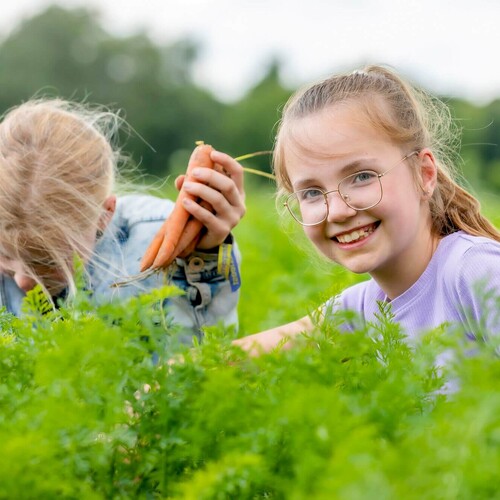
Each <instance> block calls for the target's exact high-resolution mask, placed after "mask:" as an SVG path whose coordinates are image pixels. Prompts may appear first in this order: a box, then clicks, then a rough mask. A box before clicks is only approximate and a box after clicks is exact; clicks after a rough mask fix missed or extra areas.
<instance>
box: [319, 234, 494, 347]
mask: <svg viewBox="0 0 500 500" xmlns="http://www.w3.org/2000/svg"><path fill="white" fill-rule="evenodd" d="M408 265H411V263H408ZM495 300H497V301H500V243H498V242H496V241H494V240H492V239H489V238H485V237H479V236H471V235H469V234H467V233H465V232H463V231H458V232H456V233H453V234H451V235H449V236H446V237H444V238H443V239H442V240H441V241H440V243H439V245H438V248H437V250H436V252H435V253H434V255H433V257H432V259H431V261H430V262H429V265H428V266H427V268H426V269H425V271H424V272H423V273H422V275H421V276H420V278H419V279H418V280H417V281H416V282H415V283H414V284H413V285H412V286H411V287H410V288H409V289H408V290H406V291H405V292H404V293H403V294H401V295H400V296H398V297H396V298H395V299H394V300H392V302H391V310H392V313H393V314H394V321H395V322H398V323H400V325H401V326H402V327H403V330H404V332H405V334H406V335H407V336H408V338H409V339H414V338H416V337H417V336H418V334H419V333H423V332H425V331H428V330H430V329H432V328H436V327H438V326H440V325H441V324H443V323H451V324H456V323H459V324H461V325H462V326H463V327H464V328H465V331H466V332H467V334H468V336H475V335H477V334H478V333H479V334H485V333H490V334H491V333H498V332H500V316H499V313H498V311H497V310H500V308H499V307H497V304H496V303H495ZM377 301H382V302H385V301H387V297H386V295H385V293H384V292H383V291H382V290H381V289H380V287H379V286H378V285H377V283H376V281H375V280H373V279H370V280H368V281H365V282H362V283H358V284H357V285H354V286H352V287H350V288H347V289H346V290H344V291H343V292H342V293H341V294H340V295H339V296H337V297H335V298H332V299H331V300H330V302H329V303H328V305H329V306H332V307H333V310H337V309H343V310H352V311H355V312H356V313H357V314H358V315H359V316H360V318H361V319H362V320H363V321H376V318H375V316H374V314H376V313H378V312H379V309H378V305H377Z"/></svg>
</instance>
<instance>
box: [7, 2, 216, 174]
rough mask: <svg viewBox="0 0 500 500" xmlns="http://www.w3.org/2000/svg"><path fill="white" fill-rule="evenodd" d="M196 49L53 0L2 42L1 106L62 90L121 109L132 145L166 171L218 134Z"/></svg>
mask: <svg viewBox="0 0 500 500" xmlns="http://www.w3.org/2000/svg"><path fill="white" fill-rule="evenodd" d="M197 53H198V47H197V46H196V44H194V43H193V42H191V41H188V40H180V41H178V42H176V43H174V44H172V45H169V46H165V47H159V46H157V45H155V44H154V43H153V42H152V41H151V40H150V39H149V38H148V36H146V35H145V34H143V33H139V34H136V35H133V36H130V37H115V36H112V35H111V34H109V33H108V32H107V31H106V30H105V29H104V28H103V27H102V26H101V24H100V22H99V16H98V14H97V12H95V11H91V10H88V9H75V10H66V9H63V8H61V7H55V6H53V7H49V8H48V9H47V10H46V11H44V12H42V13H41V14H39V15H37V16H35V17H33V18H31V19H28V20H26V21H24V22H23V23H21V24H20V25H19V26H18V27H17V28H16V29H15V30H14V31H13V32H12V33H11V34H10V35H9V36H8V37H7V38H6V39H5V40H4V41H3V43H2V44H1V45H0V65H1V66H2V72H1V73H0V86H1V88H2V94H1V96H0V107H1V109H3V110H5V109H7V108H9V107H11V106H12V105H15V104H17V103H19V102H21V101H25V100H27V99H29V98H31V97H33V96H34V95H44V96H46V95H48V96H56V95H57V96H62V97H66V98H71V99H77V100H86V101H89V102H92V103H99V104H104V105H107V106H110V107H111V108H112V109H123V110H124V112H125V118H126V119H127V121H128V122H129V123H130V125H131V127H132V128H133V129H134V130H135V131H136V133H132V134H131V135H130V137H129V138H128V140H127V144H126V146H127V149H128V150H130V151H132V153H133V156H134V159H135V160H136V161H138V162H140V163H141V164H142V167H143V168H144V169H145V170H146V171H149V172H150V173H155V174H159V175H161V176H163V175H164V174H165V173H166V168H167V164H168V159H169V158H170V156H171V155H172V153H173V152H174V151H176V150H178V149H179V148H191V147H192V145H193V144H194V141H195V140H197V139H200V138H205V137H209V136H216V138H217V139H218V136H217V131H218V130H219V116H220V113H221V110H222V109H223V105H222V104H220V103H219V102H218V101H217V100H216V99H215V98H213V97H212V96H211V95H210V93H209V92H208V91H206V90H204V89H201V88H199V87H197V86H196V85H195V84H193V83H192V77H191V72H192V66H193V62H194V60H195V58H196V56H197Z"/></svg>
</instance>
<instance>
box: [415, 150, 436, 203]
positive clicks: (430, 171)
mask: <svg viewBox="0 0 500 500" xmlns="http://www.w3.org/2000/svg"><path fill="white" fill-rule="evenodd" d="M418 158H419V160H420V187H421V188H422V199H424V200H428V199H429V198H430V197H431V196H432V193H433V192H434V190H435V189H436V185H437V165H436V159H435V158H434V155H433V154H432V151H431V150H430V149H428V148H424V149H422V151H420V153H419V154H418Z"/></svg>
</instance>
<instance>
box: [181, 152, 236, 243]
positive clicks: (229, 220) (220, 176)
mask: <svg viewBox="0 0 500 500" xmlns="http://www.w3.org/2000/svg"><path fill="white" fill-rule="evenodd" d="M212 154H213V158H212V159H213V160H214V161H216V162H217V165H219V166H220V167H222V168H221V169H219V171H217V170H212V169H208V168H198V169H195V170H194V171H193V172H192V175H193V177H194V178H195V179H196V181H197V182H191V181H186V180H185V179H183V181H184V182H183V189H185V190H186V191H187V192H188V193H190V194H192V195H193V197H194V198H198V199H200V200H202V201H203V202H204V203H202V204H201V205H200V204H199V203H196V202H193V201H192V200H186V201H185V205H184V208H185V209H186V210H187V211H188V212H189V213H190V214H191V215H192V216H193V217H195V218H196V219H198V220H199V221H200V222H201V223H202V224H203V225H204V226H205V227H206V228H207V232H206V234H205V235H204V236H203V238H202V239H201V240H200V242H199V244H198V246H197V248H199V249H208V248H213V247H216V246H218V245H220V244H221V243H222V242H223V241H224V240H225V239H226V237H227V236H228V234H229V233H230V232H231V230H232V229H233V228H234V227H235V226H236V225H237V224H238V223H239V221H240V220H241V218H242V217H243V216H244V214H245V211H246V208H245V202H244V200H245V192H244V188H243V169H242V167H241V165H240V164H239V163H238V162H236V161H235V160H234V159H232V158H231V157H230V156H228V155H226V154H224V153H220V152H218V151H216V152H214V153H212ZM207 204H208V205H209V206H210V207H211V210H209V209H207V208H206V206H207ZM202 205H205V207H204V206H202Z"/></svg>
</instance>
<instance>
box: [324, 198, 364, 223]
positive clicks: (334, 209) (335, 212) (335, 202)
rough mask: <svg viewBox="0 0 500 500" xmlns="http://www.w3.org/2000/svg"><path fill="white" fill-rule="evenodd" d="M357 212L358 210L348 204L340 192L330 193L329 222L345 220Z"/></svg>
mask: <svg viewBox="0 0 500 500" xmlns="http://www.w3.org/2000/svg"><path fill="white" fill-rule="evenodd" d="M357 213H358V211H357V210H355V209H354V208H351V207H350V206H349V205H347V203H346V202H345V201H344V200H343V199H342V197H341V195H340V193H339V192H334V193H331V194H329V195H328V217H327V220H328V222H344V221H345V220H346V219H348V218H349V217H354V216H355V215H356V214H357Z"/></svg>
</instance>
